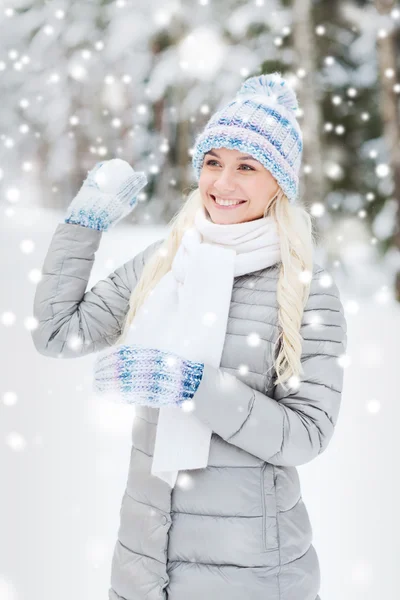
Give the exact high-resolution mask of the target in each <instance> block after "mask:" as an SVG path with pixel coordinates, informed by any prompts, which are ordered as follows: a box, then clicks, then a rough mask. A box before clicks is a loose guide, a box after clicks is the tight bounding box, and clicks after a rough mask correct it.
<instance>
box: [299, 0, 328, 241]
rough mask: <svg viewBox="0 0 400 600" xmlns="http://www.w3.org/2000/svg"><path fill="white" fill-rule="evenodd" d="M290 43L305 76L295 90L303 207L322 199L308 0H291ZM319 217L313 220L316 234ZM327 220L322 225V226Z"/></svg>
mask: <svg viewBox="0 0 400 600" xmlns="http://www.w3.org/2000/svg"><path fill="white" fill-rule="evenodd" d="M293 44H294V50H295V53H296V56H297V66H298V68H304V70H305V73H306V74H305V77H304V78H303V79H302V83H301V85H300V86H299V90H298V92H296V93H297V96H298V100H299V105H300V107H301V109H302V111H303V115H304V116H303V118H302V120H301V128H302V132H303V142H304V149H303V159H302V162H303V165H304V164H309V165H310V166H311V168H312V171H311V173H309V174H305V175H304V174H303V173H301V175H300V189H302V188H304V192H303V191H302V192H301V195H302V197H303V198H304V204H305V206H306V207H307V208H309V207H310V205H311V204H312V203H314V202H322V203H323V202H324V199H325V194H326V182H325V178H324V169H323V160H322V143H321V122H322V117H321V110H320V105H319V96H318V88H317V85H316V81H315V73H317V61H316V51H315V42H314V25H313V20H312V1H311V0H294V2H293ZM322 223H323V221H320V222H317V223H315V229H316V234H317V236H319V234H320V231H321V230H322V228H323V227H322ZM328 225H329V223H328V224H327V225H326V227H327V226H328Z"/></svg>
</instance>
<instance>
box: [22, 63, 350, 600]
mask: <svg viewBox="0 0 400 600" xmlns="http://www.w3.org/2000/svg"><path fill="white" fill-rule="evenodd" d="M297 108H298V105H297V101H296V96H295V93H294V91H293V90H292V89H291V88H290V87H289V86H288V85H287V83H286V81H285V80H284V79H283V78H282V77H281V76H280V74H279V73H273V74H268V75H262V76H260V77H251V78H249V79H248V80H247V81H245V82H244V84H243V85H242V87H241V89H240V91H239V93H238V94H237V95H236V97H235V99H234V100H233V101H232V102H230V103H229V104H228V105H227V106H226V107H223V108H222V109H220V110H219V111H218V112H216V113H215V114H214V115H213V116H212V117H211V118H210V120H209V122H208V123H207V125H206V127H205V129H204V131H203V132H202V133H201V134H200V135H199V136H198V138H197V140H196V143H195V146H194V152H193V166H194V168H195V172H196V176H197V178H198V182H199V187H198V189H195V190H194V191H193V192H192V193H191V194H190V196H189V198H188V199H187V201H186V202H185V203H184V205H183V206H182V208H181V210H180V211H179V213H178V214H177V215H176V216H175V218H174V220H173V223H172V228H171V231H170V233H169V234H168V236H167V237H166V239H165V240H164V239H162V240H157V241H156V242H155V243H153V244H151V245H150V246H149V247H148V248H146V249H145V250H144V251H143V252H141V253H140V254H138V255H137V256H136V257H134V258H133V259H132V260H130V261H128V262H127V263H126V264H124V265H123V266H121V267H120V268H119V269H117V270H116V271H115V272H114V273H112V274H111V275H110V276H109V277H108V278H107V279H105V280H104V281H100V282H98V283H97V284H96V285H95V286H94V287H93V288H92V289H91V290H90V291H87V292H85V290H86V285H87V281H88V279H89V276H90V272H91V268H92V265H93V260H94V254H95V252H96V250H97V248H98V246H99V243H100V239H101V234H102V231H106V230H107V229H108V228H109V227H110V226H112V225H114V224H115V223H116V222H117V221H119V220H120V219H121V218H122V217H123V216H124V215H125V214H127V213H128V212H129V211H130V210H132V208H133V207H134V206H135V205H136V197H137V194H138V192H139V190H140V189H141V188H142V187H143V185H145V184H146V180H145V176H144V174H143V173H139V174H138V173H136V172H134V171H133V169H131V168H129V169H128V168H127V163H124V161H118V160H117V159H116V160H114V161H113V160H111V161H107V162H105V163H100V164H98V165H96V167H95V168H94V169H93V170H92V171H91V172H89V176H88V178H87V179H86V181H85V182H84V185H83V186H82V188H81V190H80V192H79V193H78V195H77V196H76V198H75V199H74V200H73V202H72V203H71V205H70V207H69V210H68V214H67V217H66V219H65V223H62V224H59V225H58V227H57V230H56V232H55V235H54V237H53V239H52V242H51V245H50V248H49V251H48V254H47V256H46V259H45V263H44V267H43V273H44V275H43V278H42V280H41V282H40V283H39V285H38V288H37V292H36V296H35V305H34V313H35V316H36V318H37V319H38V327H37V329H36V330H34V331H33V332H32V335H33V339H34V342H35V346H36V348H37V349H38V351H39V352H41V353H43V354H46V355H49V356H64V357H72V356H80V355H83V354H88V353H89V352H97V351H99V350H104V352H102V353H101V354H100V355H99V357H98V358H97V359H96V361H95V378H94V379H95V390H96V391H97V392H99V393H109V394H111V395H112V397H113V398H114V399H116V400H121V401H123V402H128V403H132V404H134V405H135V409H136V410H135V418H134V425H133V434H132V435H133V446H132V455H131V462H130V468H129V475H128V481H127V486H126V491H125V494H124V496H123V500H122V506H121V512H120V518H121V524H120V528H119V532H118V540H117V543H116V546H115V551H114V557H113V561H112V573H111V587H110V589H109V599H110V600H144V599H145V598H146V599H150V600H151V599H158V598H160V597H161V598H164V599H166V598H169V600H189V599H190V600H200V599H201V600H204V599H205V598H206V599H209V600H243V599H244V598H246V599H249V600H320V597H319V595H318V592H319V587H320V570H319V563H318V557H317V555H316V552H315V549H314V546H313V545H312V543H311V542H312V529H311V524H310V521H309V518H308V513H307V510H306V507H305V505H304V503H303V500H302V497H301V490H300V483H299V477H298V473H297V470H296V466H297V465H302V464H305V463H307V462H309V461H311V460H313V459H314V458H316V457H317V456H318V455H319V454H321V453H322V452H323V451H324V450H325V449H326V447H327V445H328V443H329V441H330V439H331V438H332V435H333V432H334V427H335V424H336V422H337V418H338V413H339V407H340V402H341V393H342V384H343V370H342V367H341V364H340V357H341V356H342V355H343V354H344V353H345V350H346V343H347V338H346V321H345V318H344V314H343V307H342V304H341V301H340V297H339V292H338V288H337V286H336V285H335V284H334V282H333V281H332V279H331V278H330V276H329V274H328V273H326V271H325V270H324V269H323V268H321V267H320V266H318V265H316V264H314V263H313V251H312V250H313V241H312V232H311V221H310V217H309V215H308V214H307V212H306V211H305V210H304V209H303V208H302V207H301V206H300V205H299V204H298V202H297V198H298V172H299V168H300V163H301V153H302V138H301V131H300V128H299V125H298V123H297V121H296V117H295V111H296V110H297ZM245 156H247V158H245ZM119 169H120V170H119ZM101 175H103V181H101ZM104 182H105V183H104ZM121 182H122V183H121ZM107 186H108V187H107ZM113 186H114V187H113ZM224 201H225V202H224ZM238 201H240V203H239V204H237V202H238ZM226 204H231V205H230V206H226ZM150 292H151V293H150ZM72 338H74V339H73V343H72ZM77 341H78V343H77Z"/></svg>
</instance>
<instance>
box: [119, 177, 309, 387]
mask: <svg viewBox="0 0 400 600" xmlns="http://www.w3.org/2000/svg"><path fill="white" fill-rule="evenodd" d="M202 203H203V200H202V197H201V193H200V190H199V188H198V187H196V188H195V189H194V190H192V191H191V192H190V193H189V195H188V198H187V200H186V201H185V202H184V204H183V205H182V207H181V208H180V209H179V210H178V212H177V213H176V214H175V215H174V217H173V218H172V219H171V222H170V225H171V226H172V227H171V231H170V233H169V235H168V236H167V238H166V239H165V240H164V241H163V242H162V244H161V246H160V247H159V249H158V251H157V252H155V253H154V254H153V255H152V256H151V257H150V258H149V260H148V261H147V262H146V264H145V265H144V268H143V271H142V274H141V276H140V278H139V281H138V282H137V284H136V286H135V288H134V289H133V291H132V294H131V296H130V300H129V310H128V313H127V315H126V317H125V323H124V325H123V327H122V334H121V336H120V338H119V340H118V342H117V343H124V340H125V337H126V335H127V332H128V329H129V326H130V324H131V323H132V320H133V319H134V317H135V315H136V313H137V311H138V310H139V308H140V306H141V305H142V304H143V303H144V301H145V300H146V298H147V296H148V295H149V293H150V292H151V290H152V289H153V288H154V287H155V286H156V284H157V283H158V282H159V281H160V279H161V278H162V277H163V276H164V275H165V274H166V273H167V272H168V271H169V270H170V269H171V266H172V262H173V259H174V257H175V254H176V252H177V250H178V248H179V245H180V243H181V240H182V237H183V234H184V233H185V231H186V230H187V229H188V228H189V227H191V226H192V225H193V222H194V217H195V213H196V211H197V209H198V208H199V207H200V206H201V205H202ZM268 215H272V217H273V218H274V219H275V221H276V223H277V227H278V233H279V239H280V247H281V264H280V274H279V279H278V284H277V290H276V293H277V303H278V322H279V331H280V333H279V336H278V338H277V340H276V342H275V346H274V355H275V356H276V359H275V361H274V365H273V367H274V368H275V372H276V378H275V381H274V383H275V385H278V383H280V384H281V385H283V386H284V387H285V388H286V386H285V382H286V381H288V380H289V379H291V378H292V377H295V378H298V377H300V375H302V374H303V368H302V365H301V353H302V337H301V335H300V327H301V321H302V316H303V312H304V307H305V304H306V302H307V299H308V296H309V291H310V283H311V278H312V270H313V253H314V240H313V228H312V220H311V216H310V215H309V213H308V212H307V210H306V209H305V208H303V207H302V206H301V205H299V204H291V203H290V202H289V200H288V198H287V197H286V195H285V194H284V193H283V191H282V190H281V189H280V188H278V192H277V194H276V195H275V196H274V197H273V199H272V200H271V201H270V202H269V203H268V205H267V206H266V208H265V211H264V217H265V216H268ZM277 347H278V348H279V350H278V353H277V352H276V349H277ZM291 385H296V382H295V383H293V382H292V384H291Z"/></svg>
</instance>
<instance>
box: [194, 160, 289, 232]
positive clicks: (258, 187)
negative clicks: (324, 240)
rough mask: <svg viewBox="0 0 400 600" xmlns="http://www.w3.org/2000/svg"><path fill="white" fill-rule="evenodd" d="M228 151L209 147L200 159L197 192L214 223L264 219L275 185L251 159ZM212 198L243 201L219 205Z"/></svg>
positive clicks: (266, 172)
mask: <svg viewBox="0 0 400 600" xmlns="http://www.w3.org/2000/svg"><path fill="white" fill-rule="evenodd" d="M244 156H249V155H246V154H245V153H243V152H241V151H239V150H232V149H230V148H212V149H211V150H209V151H208V152H207V153H206V154H205V156H204V163H203V166H202V169H201V172H200V179H199V189H200V194H201V197H202V199H203V203H204V206H205V208H206V209H207V211H208V213H209V215H210V218H211V220H212V221H213V222H214V223H220V224H229V223H244V222H246V221H254V220H255V219H260V218H261V217H263V216H264V211H265V208H266V207H267V206H268V204H269V203H270V201H271V200H272V198H273V197H274V196H275V194H276V192H277V190H278V188H279V185H278V183H277V181H276V179H275V178H274V177H273V176H272V175H271V173H270V172H269V171H268V170H267V169H266V168H265V167H264V165H262V164H261V163H260V162H259V161H258V160H256V159H255V158H253V157H249V158H247V159H244V158H243V157H244ZM215 198H217V199H225V200H244V201H245V202H243V203H242V204H238V205H236V206H229V207H225V206H220V205H218V204H217V203H216V201H215Z"/></svg>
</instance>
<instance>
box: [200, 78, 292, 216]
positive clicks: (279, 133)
mask: <svg viewBox="0 0 400 600" xmlns="http://www.w3.org/2000/svg"><path fill="white" fill-rule="evenodd" d="M298 108H299V106H298V103H297V98H296V94H295V92H294V90H293V89H292V88H291V87H290V86H289V85H288V83H287V82H286V81H285V80H284V79H283V78H282V76H281V75H280V73H278V72H275V73H270V74H264V75H260V76H254V77H249V78H248V79H246V81H245V82H244V83H243V84H242V86H241V88H240V90H239V92H238V93H237V94H236V96H235V98H234V99H233V100H232V101H231V102H229V104H228V105H227V106H225V107H223V108H222V109H220V110H218V111H217V112H216V113H214V114H213V115H212V116H211V118H210V119H209V121H208V123H207V124H206V126H205V128H204V130H203V131H202V132H201V133H200V134H199V135H198V136H197V138H196V140H195V144H194V147H193V155H192V164H193V167H194V170H195V175H196V179H197V181H198V180H199V178H200V172H201V169H202V165H203V161H204V154H205V153H206V152H208V150H211V148H222V147H223V148H232V149H233V150H241V151H243V152H246V153H247V154H251V155H252V156H254V158H256V159H257V160H258V161H259V162H260V163H261V164H262V165H264V167H265V168H266V169H268V171H269V172H270V173H271V174H272V175H273V176H274V177H275V179H276V180H277V182H278V183H279V185H280V187H281V188H282V190H283V192H284V193H285V194H286V196H287V198H288V199H289V201H290V202H291V203H293V204H294V203H296V201H297V197H298V191H299V169H300V163H301V155H302V150H303V140H302V133H301V130H300V126H299V124H298V122H297V119H296V111H297V110H298Z"/></svg>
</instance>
